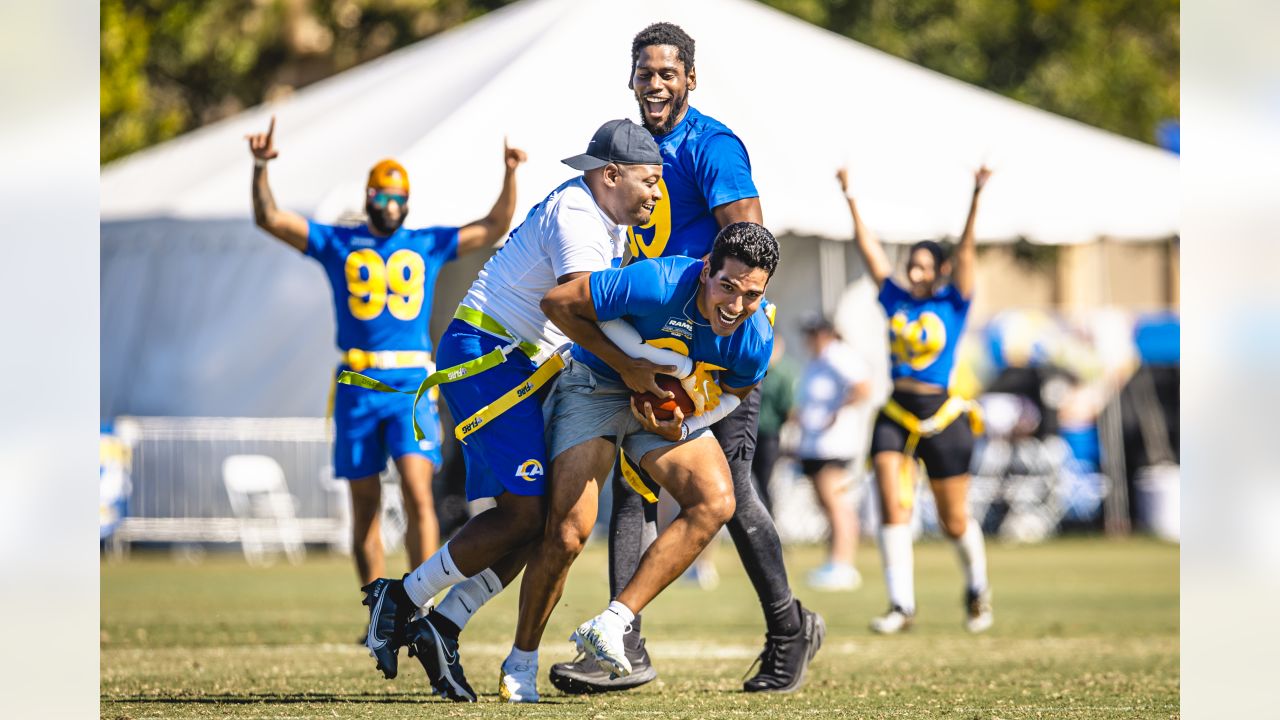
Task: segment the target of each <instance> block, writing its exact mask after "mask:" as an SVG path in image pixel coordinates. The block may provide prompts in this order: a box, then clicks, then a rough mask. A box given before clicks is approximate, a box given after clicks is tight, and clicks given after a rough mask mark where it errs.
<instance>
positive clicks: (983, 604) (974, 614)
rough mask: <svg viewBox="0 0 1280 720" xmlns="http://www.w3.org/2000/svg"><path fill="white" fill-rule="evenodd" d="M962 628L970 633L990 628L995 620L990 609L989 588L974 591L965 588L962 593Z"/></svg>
mask: <svg viewBox="0 0 1280 720" xmlns="http://www.w3.org/2000/svg"><path fill="white" fill-rule="evenodd" d="M964 609H965V616H964V629H965V630H968V631H969V632H971V633H980V632H985V631H987V630H990V629H991V625H992V624H993V623H994V622H995V621H996V618H995V613H994V612H992V610H991V588H987V589H985V590H983V591H982V592H979V593H975V592H973V591H972V590H966V591H965V594H964Z"/></svg>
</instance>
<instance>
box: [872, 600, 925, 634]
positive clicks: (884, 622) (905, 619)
mask: <svg viewBox="0 0 1280 720" xmlns="http://www.w3.org/2000/svg"><path fill="white" fill-rule="evenodd" d="M914 619H915V613H913V612H908V611H906V610H904V609H902V608H900V607H898V606H897V605H894V606H892V607H890V608H889V612H887V613H885V614H884V615H881V616H880V617H878V618H872V619H871V629H872V630H873V631H874V632H878V633H880V634H881V635H892V634H894V633H898V632H902V631H903V630H907V629H909V628H910V627H911V622H912V620H914Z"/></svg>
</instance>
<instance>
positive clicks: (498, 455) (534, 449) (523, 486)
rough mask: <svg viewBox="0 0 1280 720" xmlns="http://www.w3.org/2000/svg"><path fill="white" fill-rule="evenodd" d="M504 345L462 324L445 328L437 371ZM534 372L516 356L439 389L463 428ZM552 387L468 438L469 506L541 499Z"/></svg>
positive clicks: (528, 362)
mask: <svg viewBox="0 0 1280 720" xmlns="http://www.w3.org/2000/svg"><path fill="white" fill-rule="evenodd" d="M506 344H507V342H506V341H504V340H502V339H500V338H498V337H497V336H495V335H490V334H489V333H487V332H485V331H483V330H479V329H477V328H475V327H473V326H471V325H470V324H468V323H465V322H463V321H461V320H454V321H452V322H451V323H449V327H448V328H445V331H444V336H443V337H441V338H440V342H439V344H438V346H437V349H436V365H437V367H440V368H448V367H453V366H454V365H460V364H462V363H464V362H466V361H468V360H473V359H475V358H478V357H480V356H481V355H484V354H485V353H487V352H489V351H491V350H493V349H494V348H496V347H502V346H503V345H506ZM535 370H537V366H536V365H534V364H533V361H532V360H530V359H529V358H528V357H527V356H526V355H525V354H524V353H522V352H520V351H519V350H516V351H514V352H512V353H511V354H509V355H508V356H507V360H506V362H504V363H502V364H501V365H498V366H497V367H494V368H491V369H489V370H486V371H485V372H482V373H480V374H479V375H473V376H471V377H468V378H466V379H463V380H458V381H456V382H451V383H444V384H443V385H440V386H439V388H440V394H441V395H443V396H444V401H445V402H446V403H448V404H449V412H450V413H452V414H453V420H454V422H456V423H461V422H462V421H464V420H466V419H467V418H469V417H471V416H472V415H474V414H475V413H476V411H477V410H479V409H480V408H482V407H484V406H486V405H488V404H490V403H492V402H493V401H494V400H497V399H498V398H499V397H501V396H502V395H503V394H504V393H506V392H507V391H508V390H510V389H511V388H513V387H516V386H517V385H519V384H520V383H522V382H524V381H526V380H528V379H529V376H531V375H533V372H534V371H535ZM550 387H551V383H547V384H546V385H543V386H542V387H541V388H540V389H539V390H538V392H537V393H536V394H535V395H534V396H533V397H530V398H526V399H525V400H524V401H522V402H519V403H516V404H515V405H514V406H512V407H511V408H510V409H508V410H507V411H506V412H504V413H502V414H501V415H499V416H498V417H496V418H494V419H493V420H491V421H489V423H487V424H486V425H484V426H483V427H481V428H480V429H479V430H477V431H475V432H473V433H472V434H470V435H468V436H467V441H466V442H465V443H463V445H462V456H463V458H465V459H466V462H467V500H477V499H479V498H490V497H497V496H499V495H501V494H502V493H504V492H510V493H512V494H515V495H544V494H545V493H546V477H547V471H548V470H549V469H550V464H549V463H548V462H547V443H546V438H545V436H544V433H543V423H542V400H543V399H544V398H545V397H546V394H547V389H548V388H550Z"/></svg>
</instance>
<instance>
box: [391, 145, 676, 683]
mask: <svg viewBox="0 0 1280 720" xmlns="http://www.w3.org/2000/svg"><path fill="white" fill-rule="evenodd" d="M564 163H565V164H567V165H569V166H570V167H572V168H574V169H576V170H580V171H582V174H581V175H579V176H577V177H575V178H573V179H571V180H568V181H566V182H564V183H563V184H561V185H560V186H559V187H558V188H556V189H555V190H553V191H552V192H551V194H549V195H548V196H547V197H546V198H544V199H543V200H542V202H540V203H538V204H537V205H535V206H534V207H533V208H532V209H531V210H530V211H529V214H528V215H527V216H526V217H525V219H524V222H522V223H521V224H520V226H519V227H517V228H516V229H515V230H513V231H511V235H510V237H509V239H508V240H507V242H506V244H505V245H503V246H502V249H501V250H499V251H498V252H497V253H495V254H494V256H493V257H492V258H490V259H489V261H488V262H487V263H486V264H485V266H484V268H483V269H482V270H481V271H480V275H479V277H478V278H476V281H475V282H474V283H472V285H471V288H470V289H469V290H468V291H467V294H466V296H465V297H464V298H463V300H462V303H461V304H460V305H459V306H458V309H457V311H456V312H455V313H454V319H453V321H452V322H451V323H450V324H449V326H448V327H447V328H446V329H445V332H444V335H443V336H442V337H441V338H440V343H439V352H438V354H437V361H438V362H439V365H440V367H441V368H443V369H442V370H440V371H438V373H439V376H440V377H444V378H447V379H445V380H444V381H443V383H442V384H441V385H440V386H439V387H440V391H441V394H442V395H443V396H444V398H445V401H446V402H447V403H448V404H449V410H450V412H451V413H452V414H453V417H454V418H455V419H456V420H457V422H458V427H457V429H456V430H455V433H454V434H455V436H457V437H458V439H459V440H460V441H462V442H463V457H464V458H465V459H466V464H467V499H468V500H478V499H481V498H492V499H493V501H494V507H492V508H490V509H488V510H485V511H484V512H482V513H479V514H478V515H476V516H475V517H472V518H471V519H470V520H468V521H467V523H466V524H465V525H463V526H462V528H461V529H460V530H459V531H458V532H457V534H456V535H454V536H453V538H451V539H450V540H449V542H447V543H445V544H444V545H443V546H442V547H441V548H440V549H439V550H438V551H437V552H436V553H435V554H433V555H432V556H431V557H430V558H428V559H427V560H426V562H424V563H422V564H421V565H419V566H418V567H416V568H415V569H414V570H413V571H412V572H411V573H409V574H408V575H407V576H406V577H405V578H404V579H403V580H389V579H379V580H376V581H374V582H373V583H371V584H370V585H369V586H368V587H366V590H365V592H366V598H365V602H366V604H368V605H369V606H370V614H371V616H370V623H369V625H370V631H369V633H370V641H369V648H370V651H371V652H372V653H373V654H374V656H375V658H376V659H377V664H378V667H379V668H380V669H381V670H382V671H383V673H384V674H386V675H387V677H394V676H395V674H396V666H397V662H398V660H397V652H398V649H399V648H400V647H401V646H404V645H408V646H409V648H410V653H411V654H412V655H414V656H416V657H417V658H418V659H419V661H420V662H421V663H422V665H423V667H424V669H425V670H426V673H427V676H428V678H429V679H430V681H431V683H432V686H433V687H434V688H435V689H436V691H437V692H438V693H440V694H442V695H444V696H445V697H447V698H449V699H451V700H455V701H466V702H475V700H476V693H475V691H474V690H473V689H472V688H471V686H470V684H469V683H468V681H467V679H466V676H465V673H464V671H463V668H462V665H461V662H460V660H459V654H458V648H459V644H458V637H459V634H460V632H461V631H462V629H463V627H464V626H465V625H466V624H467V622H468V621H469V620H470V619H471V617H472V616H473V615H474V614H475V612H476V611H477V610H478V609H479V608H480V606H481V605H483V604H484V603H485V602H487V601H488V600H489V599H490V598H492V597H493V596H494V595H496V594H497V593H498V592H500V591H501V590H502V589H503V587H504V586H506V585H507V584H509V583H510V582H511V581H512V580H513V579H514V578H515V577H516V576H517V575H518V574H519V573H520V571H521V570H522V569H523V568H524V564H525V560H526V558H527V556H528V552H529V550H531V549H532V547H533V546H534V545H535V543H536V541H537V539H538V538H539V537H540V536H541V534H542V531H543V527H544V525H545V508H544V506H545V499H544V494H545V483H546V478H547V471H548V469H549V466H550V463H549V458H548V456H547V447H546V440H545V433H544V424H543V414H542V407H541V403H540V402H539V400H540V399H541V398H542V397H543V396H544V395H545V392H544V391H543V388H545V387H546V385H545V383H546V382H547V381H548V380H549V379H550V378H552V377H554V376H555V373H556V372H557V371H558V370H559V369H560V367H562V365H563V361H562V360H561V357H560V355H559V354H558V353H557V352H556V351H557V349H558V348H560V347H561V346H562V345H567V344H568V338H566V337H565V336H564V334H563V333H562V332H561V331H560V330H559V329H558V328H557V327H556V325H555V324H553V323H552V322H551V321H550V320H549V319H548V318H547V317H546V315H545V314H544V313H543V311H542V309H541V307H540V303H541V301H542V298H543V296H544V295H546V294H547V292H548V291H550V290H551V289H552V288H554V287H556V286H557V285H558V284H561V283H567V282H570V281H572V280H574V279H576V278H578V277H580V276H584V275H586V274H588V273H591V272H594V271H598V270H604V269H606V268H609V267H610V266H611V265H614V264H616V263H618V262H620V260H621V258H622V257H623V254H624V251H625V243H626V227H627V226H628V225H630V224H634V223H643V222H646V221H647V220H648V219H649V214H650V213H651V212H652V210H653V207H654V205H655V203H657V201H658V199H659V194H658V193H659V190H658V182H659V180H660V178H661V177H662V164H661V157H660V156H659V154H658V148H657V146H656V145H655V144H654V142H653V138H652V137H650V136H649V134H648V133H646V132H645V131H644V129H643V128H641V127H640V126H638V125H636V124H635V123H633V122H631V121H629V120H612V121H609V122H607V123H605V124H604V125H602V126H601V127H600V128H599V129H598V130H597V131H596V133H595V135H594V136H593V137H592V139H591V142H590V143H589V144H588V146H587V152H585V153H583V154H581V155H576V156H574V157H571V158H567V159H566V160H564ZM485 358H491V359H494V361H495V364H486V361H485ZM650 366H651V367H652V368H657V367H658V366H657V365H654V364H651V365H650ZM651 374H652V371H651ZM650 385H651V386H652V389H654V390H657V387H656V385H653V384H652V382H651V383H650ZM446 589H448V590H449V593H448V594H447V595H446V596H445V598H444V599H443V600H442V601H441V603H440V605H439V606H437V607H435V608H434V609H432V610H431V611H430V612H429V613H427V614H426V615H425V616H424V617H422V618H420V619H417V620H414V621H412V622H410V621H409V617H410V616H411V615H412V614H413V613H414V612H415V611H417V610H419V609H425V608H427V607H428V606H429V605H430V603H431V600H432V598H433V597H435V596H436V595H437V594H439V593H440V592H442V591H444V590H446ZM375 635H376V637H375ZM521 659H522V657H521V656H520V655H519V654H517V653H514V651H513V657H510V658H508V660H507V662H504V664H503V665H504V668H506V667H508V666H515V665H520V661H521ZM504 672H505V670H504ZM506 687H507V686H506V685H504V686H503V688H506ZM508 691H509V689H508ZM504 699H510V698H509V697H507V695H504Z"/></svg>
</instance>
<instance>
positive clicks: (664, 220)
mask: <svg viewBox="0 0 1280 720" xmlns="http://www.w3.org/2000/svg"><path fill="white" fill-rule="evenodd" d="M658 190H660V191H661V192H662V197H661V198H660V199H659V200H658V202H657V204H656V205H654V206H653V214H652V215H650V216H649V222H647V223H645V224H644V225H640V226H638V227H637V226H634V225H633V226H631V227H629V228H627V237H628V238H630V240H631V256H632V257H647V258H655V257H662V253H663V251H665V250H666V249H667V241H668V240H670V239H671V200H670V197H669V196H668V195H667V183H666V182H665V181H664V180H661V179H659V180H658ZM645 237H649V240H648V241H647V242H646V241H645Z"/></svg>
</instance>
